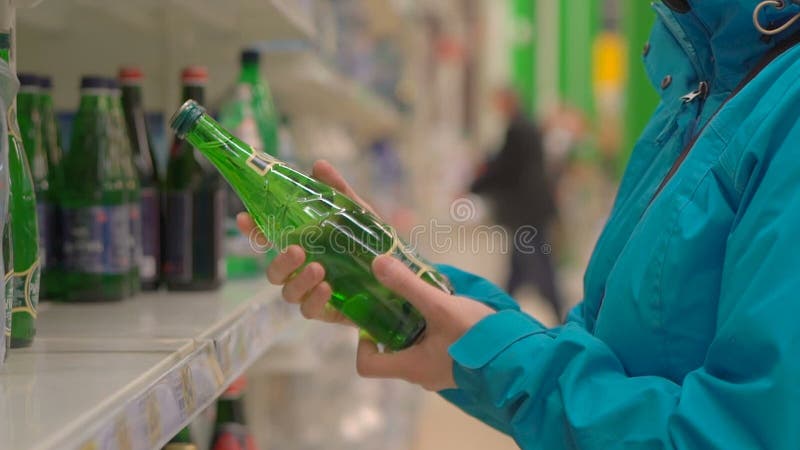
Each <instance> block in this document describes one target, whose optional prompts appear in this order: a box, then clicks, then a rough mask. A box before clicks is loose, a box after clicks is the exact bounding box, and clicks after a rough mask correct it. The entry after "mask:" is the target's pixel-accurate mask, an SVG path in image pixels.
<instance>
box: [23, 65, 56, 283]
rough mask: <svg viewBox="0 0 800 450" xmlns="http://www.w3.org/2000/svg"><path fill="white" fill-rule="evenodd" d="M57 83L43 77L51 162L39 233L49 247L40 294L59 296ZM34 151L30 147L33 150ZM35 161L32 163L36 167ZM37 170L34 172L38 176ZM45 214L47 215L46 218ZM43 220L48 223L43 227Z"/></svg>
mask: <svg viewBox="0 0 800 450" xmlns="http://www.w3.org/2000/svg"><path fill="white" fill-rule="evenodd" d="M52 87H53V83H52V81H51V79H50V77H48V76H40V77H39V89H40V90H39V96H38V102H37V103H38V110H39V118H40V120H41V127H42V128H41V129H42V133H41V146H42V151H43V152H44V156H45V164H47V179H48V191H47V193H46V194H45V195H44V198H42V196H39V194H38V193H37V196H38V197H37V199H38V200H39V226H40V229H39V235H40V236H42V238H41V243H40V245H43V246H44V247H45V251H44V252H43V253H44V254H45V256H46V260H44V261H43V262H42V281H41V287H40V296H41V297H42V298H59V297H61V295H63V286H62V281H61V276H62V262H63V257H64V256H63V249H62V245H61V243H62V241H63V239H62V235H61V231H62V230H61V228H62V224H61V208H60V206H59V205H58V203H59V200H58V193H59V192H61V186H63V182H64V181H63V180H64V178H63V167H62V166H61V163H62V159H63V156H62V151H61V137H60V135H59V132H58V123H57V122H56V114H55V110H54V108H53V96H52V92H51V91H52ZM29 153H30V151H29ZM34 166H35V164H34V165H33V166H32V167H31V168H32V169H34V171H35V168H34ZM35 177H36V174H35V173H34V178H35ZM42 216H46V218H45V219H44V220H43V219H42ZM42 224H46V231H43V230H42V229H41V228H42Z"/></svg>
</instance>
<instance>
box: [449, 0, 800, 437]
mask: <svg viewBox="0 0 800 450" xmlns="http://www.w3.org/2000/svg"><path fill="white" fill-rule="evenodd" d="M757 3H759V1H757V0H690V4H692V6H693V9H692V11H691V12H689V13H686V14H678V13H676V12H673V11H671V10H669V9H668V8H667V7H665V6H664V5H663V4H662V3H660V2H657V3H656V4H655V6H654V8H655V11H656V14H657V16H658V20H657V23H656V25H655V26H654V28H653V31H652V35H651V40H650V48H649V52H647V54H646V55H645V57H644V59H645V64H646V67H647V72H648V74H649V76H650V77H651V79H652V81H653V83H654V85H655V87H656V89H658V90H659V91H660V93H661V98H662V101H661V103H660V106H659V107H658V109H657V111H656V112H655V114H654V115H653V117H652V119H651V121H650V123H649V125H648V126H647V128H646V130H645V131H644V133H643V135H642V137H641V139H640V140H639V142H638V143H637V144H636V147H635V149H634V152H633V156H632V158H631V161H630V164H629V165H628V169H627V171H626V173H625V176H624V177H623V180H622V183H621V186H620V190H619V193H618V195H617V198H616V201H615V204H614V208H613V210H612V212H611V215H610V218H609V221H608V223H607V225H606V227H605V230H604V231H603V233H602V235H601V237H600V239H599V241H598V242H597V245H596V248H595V250H594V254H593V256H592V258H591V261H590V263H589V267H588V268H587V270H586V274H585V277H584V300H583V302H582V303H581V304H580V305H579V306H577V307H576V308H575V309H574V310H573V311H572V312H571V314H570V315H569V317H568V319H567V322H566V323H565V324H564V325H562V326H559V327H557V328H552V329H548V328H545V327H544V326H542V325H541V324H540V323H539V322H537V321H536V320H535V319H534V318H532V317H530V316H528V315H525V314H523V313H521V312H519V310H518V309H517V308H516V307H515V305H514V304H513V302H512V301H511V299H510V298H508V297H507V296H505V295H504V294H503V293H502V292H501V291H500V290H499V289H497V288H495V287H493V286H491V285H490V284H489V283H488V282H487V281H485V280H482V279H479V278H477V277H474V276H472V275H469V274H466V273H463V272H460V271H458V270H456V269H453V268H447V267H443V268H442V269H443V271H444V272H445V273H446V274H447V275H448V276H450V278H451V280H452V282H453V284H454V286H455V288H456V292H457V293H458V294H461V295H465V296H469V297H472V298H475V299H478V300H481V301H486V302H488V303H490V304H491V305H492V306H494V307H495V308H496V309H499V312H498V313H496V314H494V315H491V316H489V317H487V318H486V319H484V320H483V321H481V322H479V323H478V324H477V325H475V327H473V328H472V329H471V330H470V331H468V332H467V333H466V334H465V335H464V336H463V337H462V338H461V339H460V340H459V341H457V342H456V343H455V344H453V345H452V347H451V348H450V354H451V356H452V357H453V360H454V367H453V372H454V376H455V380H456V383H457V385H458V389H454V390H450V391H445V392H442V394H443V395H444V396H445V397H446V398H448V399H449V400H451V401H452V402H454V403H455V404H457V405H458V406H459V407H461V408H462V409H464V410H465V411H466V412H468V413H470V414H472V415H474V416H475V417H478V418H479V419H481V420H483V421H485V422H486V423H488V424H490V425H492V426H494V427H496V428H498V429H500V430H502V431H504V432H506V433H507V434H509V435H511V436H512V437H513V438H514V439H515V440H516V441H517V443H518V444H519V445H520V446H521V447H522V448H524V449H548V450H558V449H584V450H608V449H615V448H625V449H672V448H680V449H725V450H732V449H786V450H797V449H800V245H798V242H799V241H800V237H798V236H797V235H796V234H797V233H800V122H798V115H800V46H795V47H793V48H792V49H790V50H788V51H786V52H784V53H783V54H781V56H779V57H777V58H776V59H774V60H773V61H772V62H771V63H770V64H769V65H768V66H767V67H766V68H764V69H763V70H762V71H761V72H760V73H759V74H758V75H757V76H756V77H755V78H754V79H753V80H752V81H750V82H749V83H747V85H746V86H745V87H744V88H743V89H742V90H741V91H740V92H739V93H738V94H737V95H735V96H734V97H733V98H732V99H730V101H727V102H725V100H726V99H727V98H728V97H729V96H730V94H731V92H732V91H733V90H734V89H735V88H736V86H737V85H738V84H739V83H740V82H741V81H742V80H743V79H744V78H745V76H746V75H747V74H748V72H750V71H751V70H752V69H753V68H754V67H755V66H756V65H757V64H758V61H759V60H760V59H761V58H762V57H763V56H764V55H765V54H767V53H768V52H769V51H770V49H772V48H773V47H774V46H776V45H777V42H780V41H781V40H785V39H786V38H787V37H788V36H789V35H791V34H792V33H794V32H796V31H797V30H798V29H800V26H795V27H793V28H792V29H790V30H789V31H788V32H787V33H784V34H781V35H779V36H777V38H774V39H772V40H766V39H762V37H761V36H760V35H759V33H758V32H757V31H756V29H755V27H754V26H753V23H752V13H753V9H754V8H755V6H756V4H757ZM787 3H788V2H787ZM798 12H800V7H798V6H797V5H794V4H791V5H787V6H786V8H784V9H783V10H780V11H778V10H775V9H774V8H769V9H767V11H766V13H765V14H763V15H762V17H761V19H762V23H764V24H769V23H770V22H772V23H773V24H780V23H783V22H785V21H786V20H788V19H789V18H790V17H792V16H793V15H794V14H796V13H798ZM667 77H669V78H667ZM701 81H705V82H706V83H707V86H708V90H707V95H697V96H695V98H694V99H693V100H691V101H690V100H687V101H683V100H682V99H681V97H683V96H684V95H686V94H688V93H690V92H692V91H694V90H696V89H697V87H698V86H699V84H700V82H701ZM695 138H696V141H695V144H694V146H693V147H692V148H691V151H689V153H688V155H687V156H686V158H685V160H684V161H683V163H682V164H681V165H680V166H679V168H678V169H677V171H676V172H675V173H674V176H672V177H671V178H670V179H669V181H668V182H667V183H666V184H665V186H664V187H663V189H661V190H660V192H659V186H660V185H661V184H662V181H663V180H664V179H665V177H666V176H667V174H668V173H669V172H670V169H671V168H672V167H673V165H674V163H675V161H676V160H677V159H678V158H679V155H680V154H681V152H682V150H683V149H684V147H686V145H687V144H689V143H690V142H691V141H692V140H693V139H695Z"/></svg>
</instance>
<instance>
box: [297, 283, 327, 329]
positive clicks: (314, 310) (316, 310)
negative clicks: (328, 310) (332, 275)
mask: <svg viewBox="0 0 800 450" xmlns="http://www.w3.org/2000/svg"><path fill="white" fill-rule="evenodd" d="M331 293H332V292H331V286H330V285H329V284H328V283H327V282H322V283H318V284H317V285H316V286H314V287H313V288H312V289H311V290H310V292H309V293H308V295H306V296H305V298H304V299H303V300H302V302H301V303H300V313H301V314H302V315H303V317H305V318H306V319H317V320H324V319H325V304H327V303H328V300H330V298H331Z"/></svg>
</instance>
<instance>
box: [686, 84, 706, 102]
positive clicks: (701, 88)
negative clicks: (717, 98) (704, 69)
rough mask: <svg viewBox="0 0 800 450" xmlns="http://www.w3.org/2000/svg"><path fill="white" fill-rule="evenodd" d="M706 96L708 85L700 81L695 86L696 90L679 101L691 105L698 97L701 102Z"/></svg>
mask: <svg viewBox="0 0 800 450" xmlns="http://www.w3.org/2000/svg"><path fill="white" fill-rule="evenodd" d="M707 96H708V83H707V82H705V81H701V82H700V84H699V85H698V86H697V89H695V90H694V91H692V92H689V93H688V94H686V95H684V96H683V97H681V100H683V103H692V102H693V101H695V99H697V98H698V97H700V99H701V100H704V99H705V98H706V97H707Z"/></svg>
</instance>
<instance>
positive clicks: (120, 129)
mask: <svg viewBox="0 0 800 450" xmlns="http://www.w3.org/2000/svg"><path fill="white" fill-rule="evenodd" d="M107 83H108V85H109V93H110V97H109V99H110V101H111V118H112V131H113V134H114V136H115V140H114V142H115V144H114V145H113V147H114V149H115V151H116V152H117V154H118V155H119V156H118V157H119V159H120V162H121V163H122V170H123V172H124V174H125V190H126V193H127V197H126V201H127V203H128V249H129V251H130V258H131V269H130V272H129V273H128V292H129V293H130V294H137V293H138V292H139V291H140V290H141V282H140V280H139V264H140V262H141V252H142V214H141V201H142V198H141V191H140V187H139V174H138V173H137V171H136V164H135V163H134V161H133V150H132V148H131V140H130V137H129V136H128V127H127V125H126V124H125V113H124V112H123V109H122V93H121V91H120V89H119V82H118V81H117V80H116V79H114V78H109V79H107Z"/></svg>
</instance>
